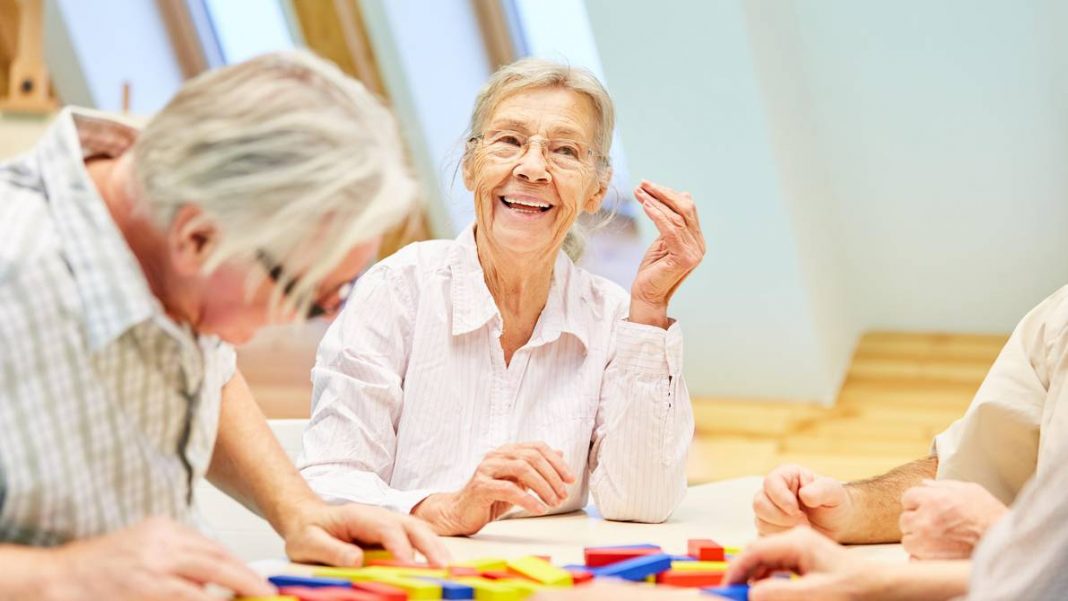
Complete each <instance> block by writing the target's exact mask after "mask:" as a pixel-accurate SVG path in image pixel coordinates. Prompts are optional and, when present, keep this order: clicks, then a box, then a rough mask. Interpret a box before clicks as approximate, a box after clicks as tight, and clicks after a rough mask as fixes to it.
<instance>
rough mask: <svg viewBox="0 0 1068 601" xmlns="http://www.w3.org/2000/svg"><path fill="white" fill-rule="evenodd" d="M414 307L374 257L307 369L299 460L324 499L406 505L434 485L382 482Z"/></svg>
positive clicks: (390, 459) (387, 473) (389, 460)
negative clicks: (307, 403) (308, 407)
mask: <svg viewBox="0 0 1068 601" xmlns="http://www.w3.org/2000/svg"><path fill="white" fill-rule="evenodd" d="M413 312H414V308H413V302H412V299H411V293H410V291H409V290H408V286H407V285H406V283H405V282H403V280H402V278H401V277H400V276H399V275H397V274H395V273H393V272H392V271H391V270H390V269H389V267H388V266H385V265H379V266H378V267H376V268H375V269H373V270H371V271H370V272H368V274H367V275H365V276H364V277H362V278H360V280H359V281H358V283H357V285H356V289H355V290H353V294H352V297H351V298H350V299H349V301H348V303H346V306H345V308H344V309H343V310H342V312H341V314H340V315H339V316H338V318H337V319H336V320H335V321H334V323H333V324H331V326H330V328H329V329H328V330H327V332H326V335H325V336H324V337H323V341H322V342H321V343H320V345H319V350H318V352H317V354H316V360H315V367H314V368H313V369H312V415H311V420H310V421H309V423H308V427H307V429H306V430H305V432H304V438H303V449H302V452H301V457H300V460H299V461H298V464H299V467H300V470H301V474H302V475H303V476H304V478H305V479H306V480H307V481H308V484H309V485H310V486H311V488H312V490H314V491H315V492H317V493H318V494H319V495H320V496H321V497H323V499H324V500H326V501H327V502H329V503H346V502H355V503H365V504H368V505H377V506H380V507H385V508H388V509H392V510H394V511H398V512H402V513H410V512H411V510H412V507H414V506H415V505H416V504H418V503H419V502H420V501H421V500H423V499H424V498H426V497H427V495H429V494H430V493H431V492H433V491H422V490H397V489H394V488H391V487H390V486H389V484H388V482H389V481H390V477H391V475H392V473H393V463H394V460H395V452H396V446H397V422H398V420H399V419H400V415H401V410H402V405H403V389H402V384H403V374H404V372H405V369H406V366H407V358H408V349H409V348H410V342H411V323H412V315H413Z"/></svg>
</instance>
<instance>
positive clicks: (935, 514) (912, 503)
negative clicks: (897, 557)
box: [900, 480, 1009, 559]
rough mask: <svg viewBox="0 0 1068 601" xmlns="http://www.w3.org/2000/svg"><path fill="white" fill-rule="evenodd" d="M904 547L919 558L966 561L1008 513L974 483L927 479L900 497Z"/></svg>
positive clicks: (983, 489)
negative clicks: (985, 535)
mask: <svg viewBox="0 0 1068 601" xmlns="http://www.w3.org/2000/svg"><path fill="white" fill-rule="evenodd" d="M901 506H902V509H903V511H902V512H901V521H900V525H901V545H902V546H903V547H904V548H905V550H906V551H908V553H909V555H911V556H913V557H915V558H917V559H966V558H968V557H971V555H972V550H973V549H974V548H975V545H976V544H978V542H979V539H980V538H982V536H983V533H985V532H986V531H987V529H988V528H990V527H991V526H992V525H994V523H995V522H997V521H998V520H999V519H1001V517H1002V516H1003V515H1005V513H1006V512H1007V511H1008V510H1009V508H1008V507H1006V506H1005V505H1004V504H1003V503H1002V502H1001V501H999V500H998V499H997V498H995V497H994V495H992V494H990V493H989V492H987V490H986V489H985V488H983V487H982V486H980V485H979V484H975V483H974V482H959V481H956V480H924V482H923V484H922V485H920V486H915V487H913V488H910V489H908V490H907V491H905V494H904V495H902V497H901Z"/></svg>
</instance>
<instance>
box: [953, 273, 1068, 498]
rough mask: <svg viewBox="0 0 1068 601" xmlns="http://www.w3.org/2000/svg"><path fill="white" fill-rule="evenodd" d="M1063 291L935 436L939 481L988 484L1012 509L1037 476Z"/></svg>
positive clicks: (1019, 332)
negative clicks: (1050, 355) (1050, 353)
mask: <svg viewBox="0 0 1068 601" xmlns="http://www.w3.org/2000/svg"><path fill="white" fill-rule="evenodd" d="M1063 292H1064V289H1062V290H1061V291H1060V292H1059V293H1058V294H1055V295H1054V296H1052V297H1050V298H1048V299H1046V300H1045V301H1043V303H1042V304H1040V305H1039V306H1038V307H1036V308H1035V309H1033V310H1032V311H1031V312H1030V313H1028V314H1027V315H1026V316H1025V317H1024V318H1023V320H1022V321H1021V322H1020V323H1019V325H1017V326H1016V329H1015V330H1014V331H1013V333H1012V336H1011V337H1010V338H1009V341H1008V342H1007V343H1006V344H1005V347H1004V348H1003V349H1002V350H1001V353H1000V354H999V355H998V358H997V360H996V361H995V362H994V365H993V366H992V367H991V368H990V372H989V373H988V374H987V376H986V378H985V379H984V380H983V383H982V385H981V386H980V387H979V391H978V392H977V393H976V395H975V398H974V399H973V400H972V403H971V405H970V406H969V407H968V410H967V412H966V413H965V414H964V416H963V417H962V418H961V419H959V420H957V421H956V422H954V423H953V424H952V425H950V426H949V428H948V429H947V430H946V431H945V432H942V433H941V434H939V435H938V436H936V437H935V440H934V444H933V452H934V453H935V454H936V455H937V456H938V477H939V478H948V479H954V480H966V481H970V482H977V483H979V484H981V485H983V486H984V487H985V488H986V489H987V490H989V491H990V492H991V494H993V495H994V496H995V497H997V498H998V499H1000V500H1001V501H1002V502H1003V503H1006V504H1010V503H1012V501H1013V499H1014V498H1015V497H1016V495H1017V493H1018V492H1019V491H1020V489H1021V487H1023V485H1024V483H1025V482H1027V480H1028V479H1029V478H1030V477H1031V475H1032V474H1034V472H1035V466H1036V464H1037V461H1038V448H1039V429H1040V427H1041V423H1042V415H1043V410H1044V406H1045V402H1046V397H1047V395H1048V388H1049V377H1050V374H1049V373H1048V371H1049V370H1048V367H1047V366H1048V365H1049V362H1048V357H1047V355H1048V349H1049V347H1048V344H1047V340H1048V338H1049V335H1050V332H1049V331H1048V330H1050V329H1051V327H1053V325H1052V324H1051V322H1050V320H1051V318H1052V316H1053V315H1054V314H1057V313H1059V311H1060V309H1059V307H1060V305H1061V299H1062V297H1064V294H1063Z"/></svg>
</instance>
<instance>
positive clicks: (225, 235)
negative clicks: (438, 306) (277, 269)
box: [133, 51, 416, 311]
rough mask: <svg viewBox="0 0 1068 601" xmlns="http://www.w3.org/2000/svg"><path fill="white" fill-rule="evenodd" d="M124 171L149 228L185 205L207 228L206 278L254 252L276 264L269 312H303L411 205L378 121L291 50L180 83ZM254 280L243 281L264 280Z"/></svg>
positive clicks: (337, 80) (363, 97)
mask: <svg viewBox="0 0 1068 601" xmlns="http://www.w3.org/2000/svg"><path fill="white" fill-rule="evenodd" d="M133 161H134V172H135V177H134V179H135V185H136V186H137V188H138V189H137V190H136V191H134V193H135V194H137V195H139V196H141V197H142V198H143V199H144V201H145V202H146V203H147V204H148V205H149V206H150V207H151V210H152V211H153V214H154V215H153V216H154V217H155V219H156V220H157V221H158V222H159V223H160V224H161V225H163V226H165V225H167V224H169V223H170V221H171V219H173V217H174V215H175V213H176V211H177V210H178V209H179V208H180V207H182V206H183V205H186V204H195V205H197V206H199V207H200V208H201V209H203V211H204V215H205V219H207V220H210V221H211V222H212V223H213V224H215V225H216V226H217V227H218V228H219V230H220V232H221V237H220V240H219V245H218V247H217V248H216V249H215V250H214V252H213V253H212V255H211V256H210V258H209V261H208V262H207V264H206V265H205V269H206V270H207V271H211V270H213V269H215V268H216V267H218V266H219V265H220V264H221V263H223V262H225V261H228V260H231V259H235V258H242V259H252V258H254V257H256V255H257V253H265V254H266V255H267V256H270V257H271V258H272V259H273V260H274V261H277V262H278V264H279V265H282V266H285V267H284V269H283V279H282V281H281V284H282V285H280V286H277V287H276V288H275V295H274V298H273V300H272V307H275V308H277V307H278V306H279V304H280V302H281V301H283V300H285V301H287V304H291V305H292V306H293V308H296V309H297V310H298V311H300V310H303V309H304V308H306V307H307V306H308V305H309V304H310V303H311V302H312V301H314V300H315V299H314V296H315V294H316V291H317V289H318V288H319V286H320V284H321V283H322V280H323V279H324V278H325V277H326V276H327V275H328V274H329V273H330V272H332V271H333V270H334V269H336V268H337V266H338V265H339V263H340V262H341V260H342V259H343V258H344V257H345V256H346V255H347V254H348V253H349V252H350V251H351V250H352V248H353V247H355V246H357V245H358V244H360V243H363V242H366V241H369V240H371V239H372V238H374V237H375V236H377V235H379V234H381V233H382V232H384V231H385V230H386V229H388V228H389V227H391V226H392V225H393V224H395V223H397V222H398V221H399V220H400V219H401V218H403V217H404V216H405V215H407V214H408V213H409V212H410V211H411V210H412V209H413V202H414V200H415V198H416V184H415V181H414V180H413V179H412V177H411V175H410V174H409V172H408V168H407V165H406V159H405V155H404V148H403V145H402V144H401V141H400V136H399V134H398V131H397V126H396V123H395V122H394V120H393V117H392V115H391V114H390V113H389V111H388V110H387V109H386V108H385V107H384V106H383V105H382V103H381V102H379V101H378V100H377V99H376V98H375V97H374V96H373V95H372V94H371V93H370V92H368V91H367V90H366V89H365V88H364V87H363V85H361V84H360V83H359V82H357V81H356V80H354V79H352V78H350V77H348V76H346V75H345V74H344V73H342V72H341V71H340V70H339V69H338V68H337V67H336V66H334V65H333V64H332V63H329V62H327V61H325V60H322V59H320V58H317V57H315V56H313V55H311V54H310V53H307V52H303V51H293V52H281V53H272V54H267V55H263V56H260V57H258V58H254V59H252V60H249V61H246V62H243V63H240V64H237V65H234V66H230V67H224V68H222V69H218V70H214V71H210V72H207V73H205V74H203V75H200V76H199V77H196V78H195V79H192V80H190V81H189V82H187V83H186V84H185V85H184V86H182V89H181V90H180V91H179V92H178V94H177V95H176V96H175V97H174V98H173V99H172V100H171V101H170V102H169V103H168V104H167V106H165V107H164V108H163V110H161V111H160V112H159V113H158V114H157V115H156V116H155V117H154V118H153V119H152V120H151V121H150V122H149V123H148V125H147V126H146V127H145V129H144V130H143V131H142V133H141V135H140V136H139V138H138V140H137V142H136V143H135V145H134V148H133ZM309 244H310V245H313V249H312V254H313V255H314V258H313V259H312V260H310V261H309V260H308V259H309V257H307V256H304V254H306V253H307V252H308V250H309V249H308V246H309ZM298 251H300V252H301V253H302V256H301V257H300V263H299V264H295V262H296V261H297V260H298V257H297V256H296V253H297V252H298ZM298 270H299V272H300V277H299V279H297V280H295V281H292V280H290V278H292V276H293V275H295V272H296V271H298ZM259 272H260V273H262V276H261V277H259V278H254V281H255V282H260V281H262V277H265V276H266V270H259ZM250 281H251V280H250ZM286 285H290V286H291V289H290V291H289V293H288V294H287V297H288V298H287V299H282V298H281V296H282V294H281V290H282V289H283V288H284V287H285V286H286Z"/></svg>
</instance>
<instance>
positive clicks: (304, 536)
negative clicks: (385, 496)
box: [282, 502, 451, 566]
mask: <svg viewBox="0 0 1068 601" xmlns="http://www.w3.org/2000/svg"><path fill="white" fill-rule="evenodd" d="M282 536H283V538H285V541H286V555H288V556H289V558H290V559H292V560H293V561H297V562H304V563H325V564H329V565H336V566H358V565H361V564H362V563H363V551H362V550H361V549H360V547H359V546H357V545H360V544H363V545H381V546H383V547H385V548H386V550H388V551H390V552H391V553H393V555H394V557H396V558H397V559H401V560H404V561H412V560H413V559H414V552H413V551H419V552H420V553H422V554H423V556H425V557H426V559H427V561H428V562H430V563H431V564H433V565H436V566H443V565H446V564H447V563H449V561H450V560H451V559H450V557H449V552H448V551H447V550H446V549H445V545H443V544H442V542H441V540H440V539H438V537H437V536H436V535H435V534H434V532H433V531H432V530H431V529H430V527H429V526H428V525H427V524H426V523H424V522H423V521H422V520H418V519H416V518H413V517H411V516H408V515H401V514H397V513H395V512H392V511H389V510H386V509H382V508H379V507H370V506H367V505H359V504H356V503H349V504H346V505H327V504H326V503H321V502H319V503H314V504H312V505H311V506H310V507H309V508H308V509H306V510H304V511H302V512H301V513H299V514H298V515H297V516H295V517H294V518H293V519H291V520H289V521H287V524H286V529H285V531H284V532H282Z"/></svg>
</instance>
